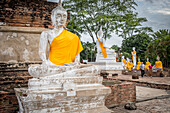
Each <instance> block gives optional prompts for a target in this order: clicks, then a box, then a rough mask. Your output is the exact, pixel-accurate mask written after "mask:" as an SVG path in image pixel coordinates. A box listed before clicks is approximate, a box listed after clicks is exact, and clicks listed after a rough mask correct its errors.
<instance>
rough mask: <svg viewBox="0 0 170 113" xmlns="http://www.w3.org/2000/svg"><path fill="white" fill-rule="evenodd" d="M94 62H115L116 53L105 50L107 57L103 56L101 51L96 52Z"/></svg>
mask: <svg viewBox="0 0 170 113" xmlns="http://www.w3.org/2000/svg"><path fill="white" fill-rule="evenodd" d="M96 62H106V63H108V62H111V63H115V62H116V53H115V52H114V51H112V50H107V58H104V57H103V54H102V52H99V53H97V56H96Z"/></svg>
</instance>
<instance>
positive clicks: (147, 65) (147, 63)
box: [145, 58, 151, 70]
mask: <svg viewBox="0 0 170 113" xmlns="http://www.w3.org/2000/svg"><path fill="white" fill-rule="evenodd" d="M150 64H151V63H150V62H149V58H147V62H146V65H145V69H147V70H149V66H150Z"/></svg>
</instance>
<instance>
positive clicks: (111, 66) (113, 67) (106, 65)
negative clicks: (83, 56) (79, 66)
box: [88, 62, 123, 74]
mask: <svg viewBox="0 0 170 113" xmlns="http://www.w3.org/2000/svg"><path fill="white" fill-rule="evenodd" d="M88 64H93V65H97V66H99V67H100V68H101V71H102V72H104V73H105V72H106V73H112V74H121V73H122V70H123V66H122V63H121V62H88Z"/></svg>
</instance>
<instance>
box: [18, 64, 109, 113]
mask: <svg viewBox="0 0 170 113" xmlns="http://www.w3.org/2000/svg"><path fill="white" fill-rule="evenodd" d="M68 72H70V73H67V74H63V73H61V74H57V75H50V76H45V77H43V76H42V77H41V76H40V77H37V78H32V79H30V80H29V82H28V88H15V92H16V95H17V98H18V102H19V105H20V113H60V112H63V113H72V112H74V113H107V112H108V113H110V110H109V109H107V107H105V97H106V96H107V95H108V94H110V92H111V89H110V88H109V87H104V86H103V85H102V80H103V78H102V77H99V76H98V75H99V73H100V71H99V70H98V68H97V67H96V66H89V67H79V69H76V70H72V71H68ZM73 72H74V73H73ZM59 75H60V76H59Z"/></svg>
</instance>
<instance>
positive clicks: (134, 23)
mask: <svg viewBox="0 0 170 113" xmlns="http://www.w3.org/2000/svg"><path fill="white" fill-rule="evenodd" d="M137 15H138V13H137V12H134V11H126V13H125V15H122V16H121V17H120V18H121V19H120V20H122V21H120V26H119V27H118V28H119V29H117V31H118V32H119V33H118V34H119V36H121V37H122V38H123V39H127V38H129V37H132V35H134V34H139V33H142V32H145V33H147V32H148V33H149V32H153V30H152V28H151V27H141V26H142V25H141V23H143V22H147V19H146V18H138V17H137Z"/></svg>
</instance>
